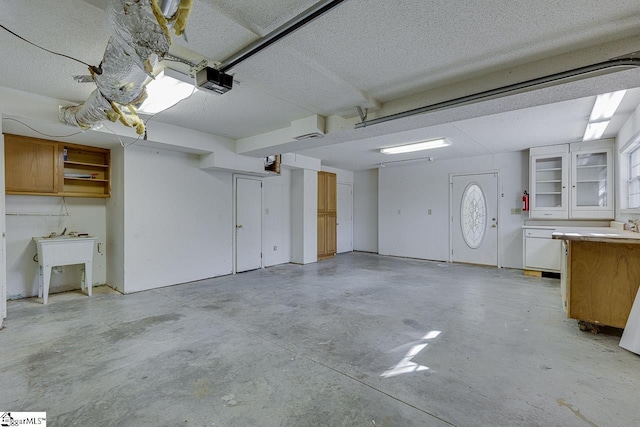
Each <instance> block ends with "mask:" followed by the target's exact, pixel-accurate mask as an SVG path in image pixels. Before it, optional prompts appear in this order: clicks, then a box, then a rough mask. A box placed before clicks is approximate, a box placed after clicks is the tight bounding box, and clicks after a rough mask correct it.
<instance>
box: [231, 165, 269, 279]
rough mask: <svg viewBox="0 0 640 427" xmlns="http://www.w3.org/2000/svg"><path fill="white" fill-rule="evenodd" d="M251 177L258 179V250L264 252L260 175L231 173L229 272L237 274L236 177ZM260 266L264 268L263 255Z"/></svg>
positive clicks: (262, 198) (262, 199) (262, 195)
mask: <svg viewBox="0 0 640 427" xmlns="http://www.w3.org/2000/svg"><path fill="white" fill-rule="evenodd" d="M239 178H240V179H253V180H254V181H260V184H261V185H260V251H261V253H263V254H264V247H263V246H264V215H263V214H262V210H263V208H264V181H263V179H262V177H260V176H254V175H244V174H235V173H234V174H233V179H232V183H233V188H232V191H231V197H232V202H231V209H232V210H231V252H232V254H231V264H232V265H231V274H237V272H238V242H237V239H236V232H237V229H236V224H237V216H236V215H237V205H238V185H237V183H238V179H239ZM260 268H264V257H263V256H262V257H260Z"/></svg>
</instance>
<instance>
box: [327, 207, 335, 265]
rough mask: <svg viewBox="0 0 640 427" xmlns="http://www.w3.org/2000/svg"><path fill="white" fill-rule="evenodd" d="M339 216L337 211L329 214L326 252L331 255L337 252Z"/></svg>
mask: <svg viewBox="0 0 640 427" xmlns="http://www.w3.org/2000/svg"><path fill="white" fill-rule="evenodd" d="M337 223H338V221H337V217H336V214H335V213H330V214H327V246H326V253H327V255H329V256H332V255H335V253H336V252H337V243H338V242H337Z"/></svg>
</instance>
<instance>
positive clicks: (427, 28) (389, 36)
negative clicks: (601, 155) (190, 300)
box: [0, 0, 640, 169]
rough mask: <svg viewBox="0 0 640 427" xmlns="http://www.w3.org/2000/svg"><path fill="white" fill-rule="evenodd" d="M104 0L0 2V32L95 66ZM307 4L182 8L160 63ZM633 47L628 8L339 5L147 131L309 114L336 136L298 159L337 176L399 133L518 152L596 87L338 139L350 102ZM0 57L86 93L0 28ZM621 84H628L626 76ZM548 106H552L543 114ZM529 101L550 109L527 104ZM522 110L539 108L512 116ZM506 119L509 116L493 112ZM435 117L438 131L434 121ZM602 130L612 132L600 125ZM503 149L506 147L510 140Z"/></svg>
mask: <svg viewBox="0 0 640 427" xmlns="http://www.w3.org/2000/svg"><path fill="white" fill-rule="evenodd" d="M107 2H108V1H107V0H84V1H82V0H60V1H56V2H51V1H45V0H29V1H20V2H18V1H5V2H1V3H0V23H2V24H3V25H5V26H7V27H9V28H11V29H13V30H14V31H16V32H18V33H19V34H21V35H22V36H24V37H25V38H27V39H29V40H31V41H33V42H35V43H38V44H40V45H42V46H45V47H47V48H49V49H52V50H55V51H59V52H62V53H65V54H67V55H71V56H74V57H77V58H79V59H82V60H83V61H85V62H88V63H90V64H97V63H99V62H100V59H101V58H102V54H103V52H104V48H105V45H106V42H107V40H108V38H109V35H110V29H109V25H108V23H107V22H106V21H107V19H106V15H105V13H104V9H105V7H106V5H107ZM314 3H315V2H314V1H309V0H306V1H301V0H265V1H260V2H256V1H251V0H224V1H216V0H194V6H193V13H192V16H191V18H190V21H189V25H188V27H187V34H188V42H186V41H184V40H182V39H176V40H175V43H174V46H173V47H172V50H171V53H173V54H175V55H178V56H181V57H184V58H187V59H189V60H190V61H193V62H197V61H198V60H199V59H202V58H206V59H208V60H209V61H210V62H211V63H213V62H216V61H223V60H225V59H227V58H228V57H229V56H230V55H232V54H233V53H235V52H238V51H239V50H241V49H243V48H244V47H246V46H247V45H249V44H251V43H252V42H254V41H256V40H258V39H259V38H260V37H261V36H264V35H265V34H267V33H269V32H270V31H273V30H274V29H275V28H277V27H278V26H280V25H282V24H283V23H285V22H287V21H288V20H290V19H292V18H293V17H295V16H296V15H298V14H299V13H301V12H303V11H304V10H306V9H307V8H309V7H310V6H312V5H313V4H314ZM606 43H609V44H608V45H607V44H606ZM635 50H637V51H640V2H638V1H637V0H613V1H610V2H602V1H595V0H589V1H584V0H565V1H562V2H559V1H557V0H540V1H536V2H531V1H528V0H527V1H525V0H511V1H506V0H505V1H497V0H491V1H489V0H485V1H480V2H451V1H445V0H433V1H428V2H426V1H424V0H405V1H402V2H389V1H385V0H347V1H345V2H343V3H342V4H340V5H339V6H337V7H336V8H335V9H333V10H332V11H330V12H328V13H326V14H325V15H323V16H321V17H320V18H318V19H316V20H315V21H313V22H311V23H310V24H308V25H306V26H305V27H303V28H302V29H300V30H298V31H296V32H294V33H292V34H290V35H288V36H287V37H286V38H284V39H283V40H281V41H280V42H278V43H276V44H275V45H273V46H271V47H269V48H267V49H265V50H264V51H263V52H261V53H259V54H257V55H255V56H253V57H252V58H250V59H248V60H246V61H245V62H243V63H241V64H239V65H237V66H235V67H234V68H233V69H232V70H231V73H232V74H233V75H234V80H235V87H234V89H233V90H232V91H231V92H229V93H227V94H225V95H222V96H215V95H211V94H206V93H201V92H197V93H196V94H194V96H192V97H191V98H190V99H188V100H186V101H184V102H182V103H181V104H179V105H178V106H176V107H175V108H173V109H171V110H168V111H166V112H163V113H161V114H159V115H158V116H157V117H156V118H154V121H155V120H157V121H165V122H167V123H171V124H175V125H178V126H183V127H188V128H192V129H196V130H200V131H203V132H208V133H212V134H217V135H223V136H228V137H230V138H234V139H239V138H245V137H248V136H253V135H259V134H262V133H266V132H270V131H273V130H277V129H281V128H285V127H288V126H289V123H290V122H291V121H292V120H296V119H299V118H302V117H306V116H309V115H311V114H322V115H325V116H331V115H337V116H341V117H344V118H346V121H345V123H346V124H345V125H344V126H343V128H344V129H343V131H335V134H332V135H328V137H326V139H325V140H324V141H321V142H316V143H315V144H318V145H314V147H317V149H316V148H314V149H313V150H309V151H306V152H305V153H306V154H308V155H314V156H316V157H322V158H323V160H324V162H325V163H326V164H331V165H334V166H338V165H339V166H340V167H344V168H347V169H358V168H362V167H370V164H371V163H372V162H373V160H374V159H373V158H371V159H369V158H368V157H367V155H366V153H367V152H366V151H358V149H357V147H363V148H362V150H365V149H369V147H374V146H376V144H377V145H378V148H379V146H380V144H384V143H387V144H388V143H389V141H401V140H402V139H403V138H404V137H406V136H407V135H405V134H403V133H402V132H414V131H415V132H418V133H419V132H422V134H432V133H433V134H440V133H442V132H451V133H450V135H457V136H456V138H458V139H464V137H465V136H466V138H467V139H468V144H462V143H461V145H459V146H458V147H456V148H452V149H451V150H449V153H448V154H446V156H449V157H451V156H467V155H472V154H482V153H493V152H500V151H505V150H512V149H514V147H521V148H526V147H525V145H526V144H535V143H536V141H539V142H538V144H537V145H544V144H548V143H557V142H571V141H574V140H575V139H576V138H579V136H580V135H579V134H580V133H581V129H582V128H583V126H584V125H585V124H586V118H585V117H584V115H585V110H588V109H589V108H590V107H588V104H589V103H592V102H593V97H592V95H594V94H596V93H597V91H598V90H599V88H598V87H596V86H594V87H592V88H591V92H589V90H586V91H585V90H582V91H581V92H580V93H578V92H574V91H572V90H569V89H567V88H568V87H569V86H567V88H562V87H559V88H558V90H557V91H555V92H546V95H545V96H546V98H544V102H542V101H536V100H535V98H532V97H530V98H528V99H529V104H528V105H516V104H515V103H510V102H511V100H510V98H505V100H504V101H503V102H502V104H501V108H500V111H497V110H496V109H495V108H493V107H495V106H496V105H497V104H496V103H493V104H491V103H482V104H477V105H476V106H475V107H473V110H470V109H469V108H466V109H461V110H460V111H461V113H460V114H455V113H451V114H437V113H436V114H434V115H426V116H425V117H423V118H414V119H411V120H403V121H398V122H390V123H389V124H384V125H378V126H376V127H375V128H371V129H365V130H361V131H354V130H353V129H352V125H353V123H355V121H353V119H352V118H353V117H354V116H356V106H362V107H364V108H369V110H370V114H371V115H375V114H377V113H376V112H378V111H379V112H380V113H379V114H386V113H388V112H396V111H402V110H406V109H409V108H414V107H416V106H420V105H427V104H429V103H432V102H437V101H440V100H444V99H448V98H452V97H455V96H459V95H460V94H467V93H473V92H474V91H476V92H477V91H479V90H484V89H486V88H490V87H496V86H499V85H502V84H506V83H510V82H513V81H519V80H523V79H527V78H532V77H537V76H539V75H541V74H545V73H551V72H556V71H560V70H563V69H565V68H567V67H569V68H572V67H575V66H581V65H586V64H589V63H593V62H598V61H601V60H603V59H607V58H610V57H614V56H617V55H620V54H624V53H629V52H633V51H635ZM0 54H2V57H3V58H4V60H3V61H2V62H0V85H2V86H6V87H10V88H14V89H19V90H22V91H27V92H32V93H35V94H39V95H44V96H47V97H51V98H56V99H61V100H65V101H68V102H70V103H78V102H82V101H83V100H84V99H86V97H87V96H88V94H89V93H90V92H91V91H92V90H93V89H94V85H93V84H78V83H76V82H75V81H73V79H72V78H71V76H72V75H74V74H86V73H87V71H86V67H85V66H83V65H81V64H78V63H75V62H72V61H70V60H68V59H64V58H61V57H57V56H53V55H51V54H49V53H46V52H43V51H41V50H38V49H36V48H35V47H33V46H30V45H28V44H26V43H25V42H23V41H21V40H18V39H16V38H15V37H13V36H11V35H9V34H8V33H6V32H4V31H2V32H0ZM545 61H546V62H545ZM165 63H166V64H167V65H168V66H171V67H179V65H178V64H175V63H172V62H169V61H165ZM631 81H632V82H633V81H634V79H633V78H632V79H631ZM626 84H627V87H635V86H640V79H637V78H636V79H635V84H633V83H632V84H629V83H628V81H627V83H626ZM605 86H606V85H605ZM590 96H591V98H590ZM541 99H542V98H541ZM571 100H574V102H569V101H571ZM556 102H563V104H560V105H556V106H554V105H552V104H554V103H556ZM542 103H543V104H551V105H549V106H548V107H544V106H539V105H540V104H542ZM636 105H637V104H636ZM533 106H539V107H536V108H533V109H528V108H526V107H533ZM510 109H513V110H517V111H516V112H514V113H513V114H506V115H500V114H495V113H496V112H506V111H509V110H510ZM463 113H464V114H463ZM625 114H627V113H625ZM545 115H546V116H545ZM627 116H628V115H627ZM439 117H449V118H450V121H449V122H444V123H443V122H442V120H441V119H439ZM460 117H462V119H463V120H462V122H461V123H457V122H458V121H460V120H457V119H456V118H460ZM545 117H547V119H546V123H547V127H546V128H545V130H544V132H541V133H540V134H539V135H538V137H537V138H533V137H530V136H527V137H519V138H516V136H517V135H518V131H519V130H521V129H523V126H525V125H527V124H533V123H537V121H539V120H544V119H545ZM471 118H473V119H471ZM349 120H351V122H350V121H349ZM465 120H466V121H465ZM617 120H618V121H622V120H623V118H622V116H621V118H620V119H617ZM452 122H455V123H452ZM433 126H435V128H433V129H430V127H433ZM616 126H619V125H618V124H617V123H613V124H612V127H611V129H614V128H615V127H616ZM398 132H400V133H398ZM394 134H396V135H394ZM487 134H491V137H489V136H488V135H487ZM528 135H529V134H528ZM513 139H517V143H516V144H514V143H513V142H510V141H512V140H513ZM551 140H553V141H551ZM351 141H355V142H351ZM334 143H335V144H336V145H335V146H332V145H331V144H334ZM321 145H324V146H322V147H320V146H321ZM347 146H348V147H347ZM301 148H304V146H303V145H300V146H294V145H291V146H290V147H289V149H291V150H293V149H295V150H299V149H301ZM521 148H519V149H521ZM274 150H278V149H274ZM370 151H371V149H370ZM254 154H256V155H258V154H260V155H261V154H264V153H254ZM365 158H367V159H369V160H367V163H366V164H365V162H364V161H363V159H365ZM367 165H369V166H367Z"/></svg>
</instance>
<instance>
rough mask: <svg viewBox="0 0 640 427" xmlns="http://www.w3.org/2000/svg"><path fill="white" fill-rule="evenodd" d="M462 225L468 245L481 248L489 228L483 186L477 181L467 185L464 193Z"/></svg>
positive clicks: (461, 207) (461, 204) (463, 234)
mask: <svg viewBox="0 0 640 427" xmlns="http://www.w3.org/2000/svg"><path fill="white" fill-rule="evenodd" d="M460 227H461V228H462V237H463V238H464V242H465V243H466V244H467V246H469V247H470V248H471V249H477V248H479V247H480V244H482V238H483V237H484V234H485V231H486V229H487V202H486V200H485V197H484V193H483V192H482V188H480V186H479V185H478V184H476V183H475V182H472V183H471V184H469V185H467V188H465V189H464V193H462V202H461V203H460Z"/></svg>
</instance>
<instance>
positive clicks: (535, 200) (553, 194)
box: [529, 153, 569, 219]
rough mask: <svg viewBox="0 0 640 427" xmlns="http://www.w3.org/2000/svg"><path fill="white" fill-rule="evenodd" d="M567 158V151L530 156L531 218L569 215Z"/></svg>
mask: <svg viewBox="0 0 640 427" xmlns="http://www.w3.org/2000/svg"><path fill="white" fill-rule="evenodd" d="M568 160H569V157H568V153H557V154H544V155H534V156H531V163H530V165H529V168H530V171H531V178H530V186H531V194H530V206H529V209H530V213H529V215H530V217H531V218H562V219H566V218H568V217H569V206H568V200H569V197H568V188H567V184H568V181H569V170H568V167H567V166H568V163H569V162H568Z"/></svg>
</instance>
